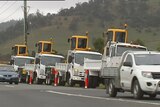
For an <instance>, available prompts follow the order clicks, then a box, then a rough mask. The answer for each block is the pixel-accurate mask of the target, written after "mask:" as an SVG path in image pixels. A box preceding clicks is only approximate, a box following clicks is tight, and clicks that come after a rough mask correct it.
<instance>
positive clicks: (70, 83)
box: [68, 79, 75, 87]
mask: <svg viewBox="0 0 160 107" xmlns="http://www.w3.org/2000/svg"><path fill="white" fill-rule="evenodd" d="M68 85H69V86H70V87H73V86H74V85H75V83H74V81H73V80H72V79H69V80H68Z"/></svg>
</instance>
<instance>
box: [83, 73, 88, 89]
mask: <svg viewBox="0 0 160 107" xmlns="http://www.w3.org/2000/svg"><path fill="white" fill-rule="evenodd" d="M88 74H89V70H85V76H84V79H85V87H84V88H88Z"/></svg>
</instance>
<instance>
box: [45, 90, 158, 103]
mask: <svg viewBox="0 0 160 107" xmlns="http://www.w3.org/2000/svg"><path fill="white" fill-rule="evenodd" d="M46 92H48V93H54V94H60V95H66V96H74V97H83V98H91V99H99V100H108V101H120V102H128V103H139V104H150V105H158V106H160V103H152V102H144V101H135V100H127V99H121V98H119V99H118V98H103V97H96V96H87V95H77V94H70V93H63V92H57V91H46Z"/></svg>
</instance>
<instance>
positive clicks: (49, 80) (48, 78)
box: [46, 76, 52, 85]
mask: <svg viewBox="0 0 160 107" xmlns="http://www.w3.org/2000/svg"><path fill="white" fill-rule="evenodd" d="M46 84H47V85H51V84H52V82H51V78H50V76H49V77H47V78H46Z"/></svg>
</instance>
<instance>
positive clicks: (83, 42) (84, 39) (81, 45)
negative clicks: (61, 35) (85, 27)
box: [68, 35, 88, 50]
mask: <svg viewBox="0 0 160 107" xmlns="http://www.w3.org/2000/svg"><path fill="white" fill-rule="evenodd" d="M70 41H71V42H70ZM68 42H70V44H71V47H70V48H71V50H88V36H78V35H74V36H72V37H71V38H70V39H68Z"/></svg>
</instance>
